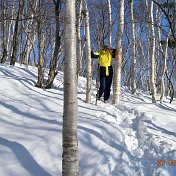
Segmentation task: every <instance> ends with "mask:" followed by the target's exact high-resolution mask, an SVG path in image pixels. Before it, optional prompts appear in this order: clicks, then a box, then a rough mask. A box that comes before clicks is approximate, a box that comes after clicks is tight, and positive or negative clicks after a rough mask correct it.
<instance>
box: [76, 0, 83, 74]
mask: <svg viewBox="0 0 176 176" xmlns="http://www.w3.org/2000/svg"><path fill="white" fill-rule="evenodd" d="M81 22H82V1H80V4H79V13H78V18H77V30H76V32H77V41H78V47H77V63H78V64H77V66H78V68H77V75H79V76H82V75H83V69H82V43H81Z"/></svg>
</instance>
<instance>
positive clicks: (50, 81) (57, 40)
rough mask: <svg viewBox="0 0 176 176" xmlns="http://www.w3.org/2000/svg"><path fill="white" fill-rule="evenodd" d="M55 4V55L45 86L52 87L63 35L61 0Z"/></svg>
mask: <svg viewBox="0 0 176 176" xmlns="http://www.w3.org/2000/svg"><path fill="white" fill-rule="evenodd" d="M54 4H55V18H56V33H55V48H54V53H53V57H52V59H51V62H50V71H49V74H48V80H47V84H46V86H45V88H51V86H52V84H53V81H54V78H55V76H56V75H57V61H58V53H59V50H60V45H61V37H60V6H61V0H57V1H56V2H55V1H54Z"/></svg>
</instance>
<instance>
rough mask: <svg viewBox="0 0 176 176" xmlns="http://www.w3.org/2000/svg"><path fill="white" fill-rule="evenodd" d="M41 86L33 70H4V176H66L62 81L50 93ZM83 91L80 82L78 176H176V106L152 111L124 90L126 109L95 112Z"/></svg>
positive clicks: (0, 155)
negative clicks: (63, 166)
mask: <svg viewBox="0 0 176 176" xmlns="http://www.w3.org/2000/svg"><path fill="white" fill-rule="evenodd" d="M36 80H37V69H36V68H34V67H30V66H29V67H28V68H26V67H24V66H20V65H18V64H17V65H16V66H15V67H10V66H8V65H0V124H1V128H0V171H1V174H0V175H1V176H61V175H62V174H61V170H62V121H63V119H62V112H63V74H62V73H61V72H59V74H58V75H57V78H56V80H55V82H54V86H53V88H52V89H50V90H42V89H38V88H36V87H34V84H35V81H36ZM85 86H86V79H85V78H81V77H80V78H79V83H78V103H79V106H78V136H79V156H80V176H176V101H173V103H172V104H169V103H168V102H169V100H167V99H165V103H164V104H162V105H161V104H160V103H159V101H158V103H156V104H151V98H150V96H149V95H147V94H145V93H143V92H140V91H138V93H137V95H136V96H134V95H131V94H130V92H129V90H127V89H125V88H122V97H121V105H120V106H114V105H112V104H111V103H109V104H104V103H103V102H101V101H99V102H98V106H95V105H94V104H95V94H96V90H95V89H94V91H93V96H92V104H86V103H84V100H85ZM160 161H163V162H164V163H161V162H160ZM159 162H160V163H159ZM159 164H160V165H161V166H159Z"/></svg>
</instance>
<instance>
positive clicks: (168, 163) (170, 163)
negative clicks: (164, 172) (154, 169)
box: [156, 160, 176, 166]
mask: <svg viewBox="0 0 176 176" xmlns="http://www.w3.org/2000/svg"><path fill="white" fill-rule="evenodd" d="M156 164H157V166H176V160H157V161H156Z"/></svg>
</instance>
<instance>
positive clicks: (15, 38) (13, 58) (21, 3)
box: [10, 0, 24, 66]
mask: <svg viewBox="0 0 176 176" xmlns="http://www.w3.org/2000/svg"><path fill="white" fill-rule="evenodd" d="M23 8H24V0H20V1H19V9H18V13H17V17H16V21H15V28H14V33H13V44H12V48H13V49H12V56H11V60H10V65H13V66H14V65H15V62H16V59H17V58H16V55H17V46H18V26H19V19H20V17H21V15H22V11H23Z"/></svg>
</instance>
